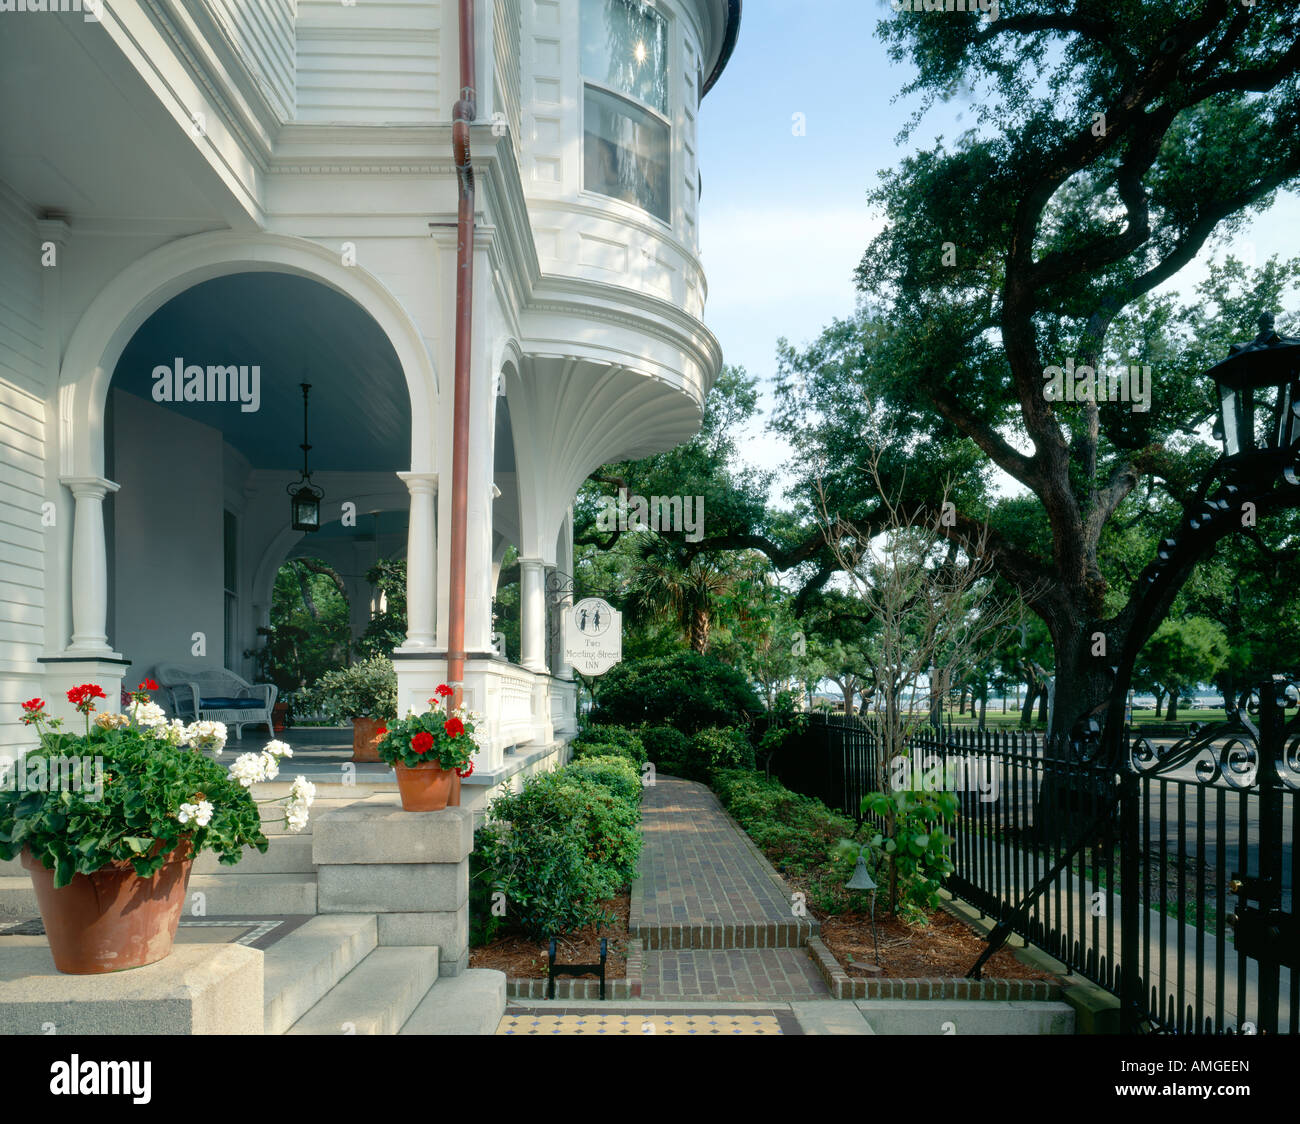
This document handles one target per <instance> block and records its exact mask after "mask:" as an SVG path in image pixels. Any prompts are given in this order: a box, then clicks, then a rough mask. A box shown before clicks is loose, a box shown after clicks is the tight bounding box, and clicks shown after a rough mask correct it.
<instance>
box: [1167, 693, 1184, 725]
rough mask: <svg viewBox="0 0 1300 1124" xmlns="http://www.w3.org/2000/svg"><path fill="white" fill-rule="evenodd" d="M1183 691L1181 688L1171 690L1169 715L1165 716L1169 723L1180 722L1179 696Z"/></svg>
mask: <svg viewBox="0 0 1300 1124" xmlns="http://www.w3.org/2000/svg"><path fill="white" fill-rule="evenodd" d="M1181 691H1182V688H1181V687H1171V688H1170V690H1169V713H1168V714H1166V715H1165V719H1166V720H1167V721H1169V722H1177V721H1178V695H1179V692H1181Z"/></svg>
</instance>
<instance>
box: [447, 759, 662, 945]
mask: <svg viewBox="0 0 1300 1124" xmlns="http://www.w3.org/2000/svg"><path fill="white" fill-rule="evenodd" d="M620 770H626V771H620ZM629 779H630V780H631V781H632V783H633V785H634V786H635V793H634V794H633V795H632V796H631V798H628V787H627V782H628V780H629ZM639 790H640V781H639V779H638V778H637V777H636V776H635V773H633V772H632V770H631V768H630V767H629V766H626V765H625V764H624V763H622V762H621V761H619V760H618V759H609V758H600V757H596V758H590V759H588V760H587V761H586V762H585V763H582V764H581V765H580V766H569V767H567V768H564V769H558V770H556V771H555V772H551V773H543V774H541V775H540V776H536V777H532V778H530V779H529V780H528V781H527V782H525V784H524V787H523V790H522V791H520V792H518V793H514V794H510V795H506V796H502V797H499V798H498V799H497V800H494V801H493V802H492V806H491V807H490V808H489V810H488V822H487V824H486V825H485V826H484V827H483V828H480V830H479V831H478V833H477V834H476V836H475V847H476V850H477V851H478V853H479V858H478V859H477V860H475V862H474V863H473V864H472V866H471V872H472V882H473V886H472V890H471V897H472V899H473V901H474V902H475V904H476V921H475V932H476V934H477V935H478V936H479V937H480V938H486V939H490V936H491V933H492V932H493V931H494V930H495V928H496V924H495V922H494V920H493V919H492V918H491V916H490V909H489V911H488V913H487V914H484V913H483V912H482V909H483V907H484V906H485V905H490V902H491V896H492V894H493V893H502V894H504V895H505V900H506V902H507V907H508V911H509V915H508V920H509V921H510V922H511V923H513V924H515V925H518V926H519V927H520V928H521V929H522V930H523V931H524V932H525V933H526V934H528V935H529V936H531V937H535V938H539V939H545V938H546V937H550V936H556V935H559V934H562V933H567V932H572V931H573V930H574V929H579V928H582V927H583V926H584V925H589V924H591V923H592V922H594V921H599V920H601V919H602V918H603V916H604V911H603V907H602V905H601V903H602V902H604V901H606V900H607V899H609V898H610V897H612V896H613V895H614V894H616V893H617V892H618V891H619V890H620V889H621V888H622V887H623V886H626V885H627V884H628V883H629V882H630V881H631V880H632V879H633V878H635V877H636V871H637V860H638V858H639V857H640V854H641V833H640V830H639V824H640V819H641V809H640V791H639Z"/></svg>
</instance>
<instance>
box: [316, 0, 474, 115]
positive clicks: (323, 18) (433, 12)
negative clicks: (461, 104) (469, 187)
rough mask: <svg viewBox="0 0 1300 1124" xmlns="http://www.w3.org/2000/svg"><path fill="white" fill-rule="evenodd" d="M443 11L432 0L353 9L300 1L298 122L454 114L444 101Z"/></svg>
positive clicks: (365, 0) (383, 0)
mask: <svg viewBox="0 0 1300 1124" xmlns="http://www.w3.org/2000/svg"><path fill="white" fill-rule="evenodd" d="M440 9H441V5H439V4H435V3H429V2H428V0H361V2H360V3H357V4H353V5H349V6H346V7H345V6H344V5H342V4H340V3H339V2H338V0H301V2H300V3H299V5H298V63H297V68H298V109H297V113H298V120H299V121H302V122H308V123H322V122H330V123H335V124H352V125H359V124H387V123H391V124H429V123H432V122H435V121H445V120H447V119H448V114H447V113H446V112H444V111H443V108H442V106H441V102H440V99H441V97H442V84H441V75H440V68H441V56H440V54H439V50H440V48H439V43H440V26H439V25H440V19H441V10H440ZM451 81H452V84H453V85H454V84H455V77H454V76H453V77H452V79H451ZM451 92H453V93H454V91H451Z"/></svg>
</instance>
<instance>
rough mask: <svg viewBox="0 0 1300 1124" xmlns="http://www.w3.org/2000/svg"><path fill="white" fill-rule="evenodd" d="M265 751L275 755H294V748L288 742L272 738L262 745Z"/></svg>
mask: <svg viewBox="0 0 1300 1124" xmlns="http://www.w3.org/2000/svg"><path fill="white" fill-rule="evenodd" d="M262 752H263V753H269V754H271V755H272V756H273V757H292V756H293V750H292V749H290V748H289V744H288V743H287V742H281V741H275V740H274V739H272V740H271V741H269V742H267V743H266V745H264V746H263V747H262Z"/></svg>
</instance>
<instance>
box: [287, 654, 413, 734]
mask: <svg viewBox="0 0 1300 1124" xmlns="http://www.w3.org/2000/svg"><path fill="white" fill-rule="evenodd" d="M314 710H319V711H320V712H321V713H322V714H324V715H325V717H326V718H327V719H329V721H331V722H345V721H348V720H350V719H353V718H378V719H380V720H382V721H389V720H392V719H394V718H396V717H397V671H396V669H394V667H393V661H392V660H391V659H389V658H388V657H387V656H371V657H369V658H368V659H364V660H361V661H359V662H358V663H354V664H353V665H352V666H351V667H343V668H339V669H337V670H335V671H328V672H326V673H325V674H324V675H322V676H321V677H320V678H319V679H317V680H316V683H315V684H314V685H313V686H312V687H310V688H308V689H307V690H305V691H302V692H300V693H299V696H298V712H299V713H300V714H307V713H310V712H311V711H314Z"/></svg>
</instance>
